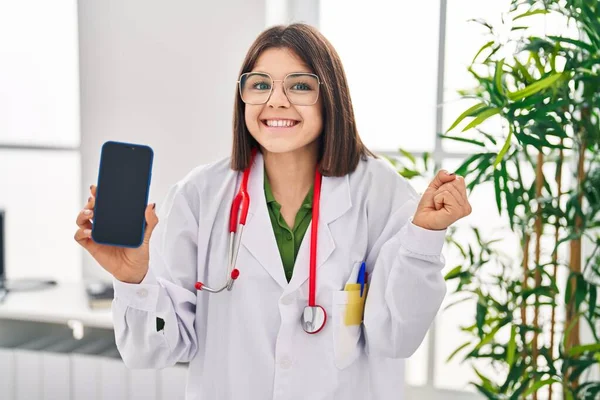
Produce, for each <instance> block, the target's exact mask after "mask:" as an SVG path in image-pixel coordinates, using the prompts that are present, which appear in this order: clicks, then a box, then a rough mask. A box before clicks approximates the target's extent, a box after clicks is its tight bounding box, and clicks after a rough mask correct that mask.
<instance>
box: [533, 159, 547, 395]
mask: <svg viewBox="0 0 600 400" xmlns="http://www.w3.org/2000/svg"><path fill="white" fill-rule="evenodd" d="M543 166H544V153H543V152H542V150H541V149H540V151H539V152H538V157H537V167H536V173H535V197H536V199H537V210H536V217H535V283H534V285H535V286H534V287H535V288H536V289H537V288H539V287H540V286H541V284H542V273H541V272H540V253H541V239H542V204H541V201H540V199H541V198H542V189H543V187H544V171H543V169H542V168H543ZM538 304H539V299H538V294H537V293H536V294H535V303H534V306H533V313H534V314H533V327H534V328H535V330H534V331H533V343H532V347H533V348H532V354H531V357H532V360H531V361H532V364H533V370H534V371H537V370H538V368H537V359H538V338H539V333H538V331H537V329H538V328H539V322H538V318H539V311H540V307H539V306H538ZM533 400H537V391H535V392H534V393H533Z"/></svg>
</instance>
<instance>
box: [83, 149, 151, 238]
mask: <svg viewBox="0 0 600 400" xmlns="http://www.w3.org/2000/svg"><path fill="white" fill-rule="evenodd" d="M153 159H154V152H153V150H152V149H151V148H150V147H149V146H146V145H141V144H132V143H122V142H115V141H108V142H106V143H104V145H102V151H101V154H100V168H99V170H98V184H97V188H96V202H95V206H94V220H93V223H92V239H93V240H94V241H95V242H97V243H101V244H106V245H112V246H121V247H132V248H136V247H140V246H141V245H142V243H143V241H144V233H145V230H146V216H145V211H146V206H147V204H148V195H149V192H150V180H151V178H152V161H153Z"/></svg>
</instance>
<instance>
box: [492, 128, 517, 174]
mask: <svg viewBox="0 0 600 400" xmlns="http://www.w3.org/2000/svg"><path fill="white" fill-rule="evenodd" d="M512 135H513V128H512V124H510V125H508V136H507V137H506V141H505V142H504V146H502V150H500V153H498V157H496V159H495V160H494V168H496V166H497V165H498V164H499V163H500V161H502V159H503V158H504V155H505V154H506V152H507V151H508V149H509V148H510V141H511V139H512Z"/></svg>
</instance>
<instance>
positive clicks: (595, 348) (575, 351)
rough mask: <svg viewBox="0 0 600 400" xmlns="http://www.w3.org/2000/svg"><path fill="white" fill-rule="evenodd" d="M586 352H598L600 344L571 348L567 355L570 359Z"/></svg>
mask: <svg viewBox="0 0 600 400" xmlns="http://www.w3.org/2000/svg"><path fill="white" fill-rule="evenodd" d="M586 351H589V352H593V353H596V352H599V351H600V343H592V344H585V345H581V346H574V347H571V348H570V349H569V355H570V356H571V357H577V356H579V355H581V354H582V353H585V352H586Z"/></svg>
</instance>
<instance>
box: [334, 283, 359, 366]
mask: <svg viewBox="0 0 600 400" xmlns="http://www.w3.org/2000/svg"><path fill="white" fill-rule="evenodd" d="M348 286H350V285H348ZM348 286H347V287H346V288H347V289H351V290H340V291H337V292H334V293H333V324H332V325H333V353H334V358H335V365H336V366H337V367H338V368H339V369H344V368H347V367H348V366H350V365H351V364H352V363H353V362H354V361H355V360H356V359H357V358H358V356H359V355H360V351H361V346H360V338H361V334H362V314H363V309H364V298H365V297H366V296H365V295H363V297H362V298H361V297H360V289H359V290H354V288H349V287H348Z"/></svg>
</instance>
